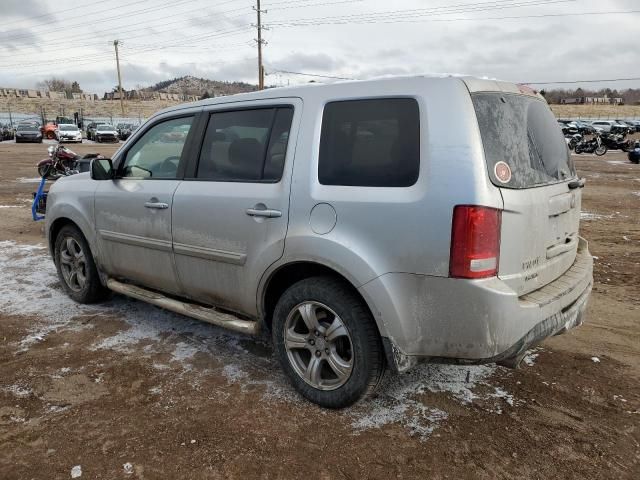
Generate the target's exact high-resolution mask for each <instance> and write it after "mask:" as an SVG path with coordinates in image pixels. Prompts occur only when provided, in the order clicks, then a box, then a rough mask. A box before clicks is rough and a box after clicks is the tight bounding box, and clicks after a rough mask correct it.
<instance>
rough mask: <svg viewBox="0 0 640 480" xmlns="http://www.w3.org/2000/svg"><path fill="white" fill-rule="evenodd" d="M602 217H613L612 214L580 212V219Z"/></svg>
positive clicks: (598, 218)
mask: <svg viewBox="0 0 640 480" xmlns="http://www.w3.org/2000/svg"><path fill="white" fill-rule="evenodd" d="M602 218H613V215H602V214H600V213H593V212H580V220H600V219H602Z"/></svg>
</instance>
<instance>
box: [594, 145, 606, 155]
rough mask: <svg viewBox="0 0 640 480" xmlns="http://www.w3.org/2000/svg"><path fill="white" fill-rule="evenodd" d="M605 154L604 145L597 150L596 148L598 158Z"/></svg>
mask: <svg viewBox="0 0 640 480" xmlns="http://www.w3.org/2000/svg"><path fill="white" fill-rule="evenodd" d="M605 153H607V146H606V145H600V146H599V147H598V148H596V155H598V156H599V157H601V156H602V155H604V154H605Z"/></svg>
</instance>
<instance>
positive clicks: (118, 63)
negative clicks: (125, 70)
mask: <svg viewBox="0 0 640 480" xmlns="http://www.w3.org/2000/svg"><path fill="white" fill-rule="evenodd" d="M119 43H120V41H119V40H114V41H113V46H114V47H115V49H116V67H117V68H118V94H119V95H120V110H121V111H122V116H123V117H124V100H123V99H122V77H121V76H120V57H119V56H118V44H119Z"/></svg>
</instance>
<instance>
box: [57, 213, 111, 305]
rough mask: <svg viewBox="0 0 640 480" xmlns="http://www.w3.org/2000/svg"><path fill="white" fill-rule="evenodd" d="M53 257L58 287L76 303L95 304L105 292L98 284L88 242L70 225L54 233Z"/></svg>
mask: <svg viewBox="0 0 640 480" xmlns="http://www.w3.org/2000/svg"><path fill="white" fill-rule="evenodd" d="M54 260H55V264H56V269H57V271H58V278H59V279H60V283H61V284H62V288H63V289H64V291H65V293H66V294H67V295H68V296H69V297H71V298H72V299H73V300H75V301H76V302H78V303H95V302H97V301H100V300H103V299H104V298H105V297H106V296H107V295H108V293H109V291H108V290H107V289H106V288H105V287H104V286H103V285H102V283H100V277H99V276H98V269H97V268H96V264H95V262H94V261H93V256H92V255H91V250H90V249H89V244H88V243H87V241H86V240H85V238H84V236H83V235H82V233H81V232H80V230H79V229H78V228H77V227H75V226H74V225H65V226H64V227H62V228H61V229H60V232H58V236H57V237H56V242H55V246H54Z"/></svg>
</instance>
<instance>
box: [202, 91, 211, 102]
mask: <svg viewBox="0 0 640 480" xmlns="http://www.w3.org/2000/svg"><path fill="white" fill-rule="evenodd" d="M201 98H202V99H203V100H204V99H206V98H211V96H210V95H209V91H208V90H205V91H204V93H203V94H202V97H201Z"/></svg>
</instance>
